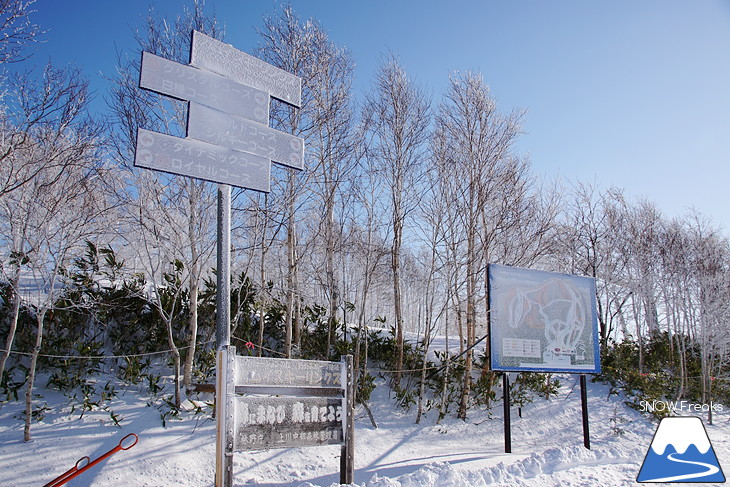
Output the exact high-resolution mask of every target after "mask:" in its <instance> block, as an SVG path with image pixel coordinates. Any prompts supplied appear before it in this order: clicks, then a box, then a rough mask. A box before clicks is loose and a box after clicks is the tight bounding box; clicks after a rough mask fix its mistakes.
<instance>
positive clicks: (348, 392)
mask: <svg viewBox="0 0 730 487" xmlns="http://www.w3.org/2000/svg"><path fill="white" fill-rule="evenodd" d="M352 363H353V359H352V355H344V356H342V366H343V371H342V376H343V377H342V379H343V380H342V384H343V386H345V397H344V398H343V400H342V403H343V404H342V410H343V412H345V418H344V421H343V422H342V429H343V432H342V433H343V439H344V441H343V442H342V449H341V452H340V483H341V484H351V483H353V482H354V473H355V418H354V417H353V416H354V412H355V380H354V377H353V370H352Z"/></svg>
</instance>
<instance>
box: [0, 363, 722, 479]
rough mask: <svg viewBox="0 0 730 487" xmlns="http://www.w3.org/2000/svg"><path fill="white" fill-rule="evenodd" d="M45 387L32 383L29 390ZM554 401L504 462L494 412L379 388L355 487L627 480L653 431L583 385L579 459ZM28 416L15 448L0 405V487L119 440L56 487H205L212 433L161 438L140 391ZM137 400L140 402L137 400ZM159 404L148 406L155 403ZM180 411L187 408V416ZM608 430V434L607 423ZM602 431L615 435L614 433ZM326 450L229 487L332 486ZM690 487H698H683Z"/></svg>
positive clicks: (239, 474)
mask: <svg viewBox="0 0 730 487" xmlns="http://www.w3.org/2000/svg"><path fill="white" fill-rule="evenodd" d="M43 383H45V382H44V380H43V378H41V379H39V381H38V384H43ZM561 383H562V387H561V389H560V393H559V395H558V397H554V398H552V399H550V400H549V401H545V400H544V399H537V400H536V401H535V402H534V403H532V404H530V405H528V406H526V407H525V408H523V410H522V418H519V417H518V416H517V411H516V409H515V410H514V411H513V414H512V424H513V425H512V451H513V453H511V454H506V453H504V443H503V428H502V416H501V411H502V407H501V403H498V404H497V405H495V407H494V408H493V409H492V414H491V415H490V414H488V413H487V412H484V411H476V410H474V411H472V412H471V414H470V415H469V419H468V421H466V422H463V421H460V420H458V419H455V418H453V417H451V416H449V417H448V418H446V419H445V420H444V421H442V423H441V424H436V414H435V412H429V413H427V414H426V416H425V418H424V419H423V420H422V423H421V424H420V425H416V424H414V421H415V417H416V415H415V411H404V410H402V409H400V408H398V407H397V406H395V405H393V404H392V401H390V400H389V399H388V397H387V394H388V389H387V387H386V386H385V385H384V381H383V380H381V381H380V384H379V386H378V387H377V388H376V390H375V391H374V393H373V397H372V400H371V408H372V412H373V414H374V416H375V419H376V421H377V423H378V428H377V429H375V428H373V426H372V425H371V424H370V421H369V419H368V418H367V415H366V414H365V411H364V410H362V409H361V408H358V409H357V411H356V438H355V483H356V484H357V485H358V486H363V487H411V486H413V487H415V486H434V487H436V486H438V487H451V486H469V487H478V486H486V485H490V486H494V485H496V486H528V485H529V486H531V487H538V486H591V485H596V486H598V485H601V486H618V485H638V484H635V479H636V476H637V474H638V471H639V468H640V466H641V463H642V461H643V459H644V456H645V455H646V453H647V449H648V448H649V445H650V443H651V440H652V436H653V434H654V431H655V430H656V423H654V422H652V421H650V420H649V419H647V418H646V417H644V416H642V415H641V414H640V413H638V412H637V411H634V410H632V409H629V408H627V407H626V406H624V405H623V404H622V403H621V400H620V399H618V398H617V397H615V396H613V397H611V398H610V399H607V392H608V391H607V389H606V387H605V386H603V385H601V384H591V383H590V382H589V414H590V420H591V443H592V449H591V450H587V449H585V448H584V447H583V437H582V427H581V415H580V394H579V390H580V389H579V386H578V384H577V377H575V376H562V377H561ZM39 394H40V395H41V396H42V397H41V398H38V404H44V403H47V405H48V407H49V408H50V409H49V410H48V411H46V413H45V417H44V418H43V420H42V421H40V422H35V423H34V424H33V437H34V441H33V442H31V443H24V442H23V422H22V409H23V406H22V404H21V402H9V403H4V404H2V405H0V485H3V486H26V485H28V486H30V485H33V486H40V485H43V484H45V483H47V482H49V481H50V480H52V479H53V478H55V477H56V476H58V475H60V474H61V473H63V472H65V471H66V470H67V469H69V468H70V467H71V466H73V465H74V464H75V463H76V461H77V460H78V459H79V458H81V457H83V456H89V457H91V459H92V460H93V459H94V458H96V457H98V456H100V455H101V454H103V453H105V452H107V451H108V450H110V449H111V448H113V447H115V446H116V445H117V444H118V443H119V441H120V440H121V439H122V438H123V437H124V436H125V435H127V434H129V433H137V434H138V435H139V442H138V443H137V445H135V446H134V447H133V448H131V449H129V450H127V451H120V452H118V453H116V454H115V455H114V456H112V457H111V458H109V459H108V460H106V461H104V462H103V463H101V464H100V465H97V466H95V467H93V468H92V469H91V470H89V471H87V472H85V473H84V474H82V475H81V476H79V477H77V478H76V479H74V480H72V481H71V482H69V483H68V484H66V485H69V486H76V487H81V486H92V485H93V486H155V487H157V486H173V485H174V486H196V487H209V486H213V478H214V463H215V460H214V454H215V446H214V438H215V425H214V422H213V420H212V419H210V415H209V414H208V413H204V414H203V413H201V414H195V412H194V411H193V410H192V408H190V409H191V410H190V411H188V412H185V413H183V414H182V415H181V419H179V420H175V419H168V420H167V426H166V427H163V426H162V422H161V419H160V411H159V410H158V408H157V407H155V405H154V404H153V405H151V406H147V403H148V402H152V401H154V400H155V399H154V398H153V397H150V396H145V395H144V394H146V390H145V388H144V387H142V386H140V387H139V391H138V390H137V388H136V387H133V388H132V389H129V390H127V391H126V392H124V391H122V390H121V389H118V397H116V398H115V399H113V400H112V402H111V404H110V407H111V409H112V410H113V411H114V413H115V414H117V415H118V416H119V417H121V418H122V419H120V424H121V427H118V426H116V425H114V422H113V421H111V419H110V415H109V412H105V411H93V412H87V413H86V414H84V416H83V418H81V419H80V418H79V416H80V412H79V411H78V410H76V411H75V412H74V413H73V414H70V406H69V403H68V400H67V399H66V398H65V397H64V396H63V395H62V394H60V393H58V392H55V391H46V390H40V389H39ZM140 394H142V395H140ZM157 402H158V403H159V399H157ZM188 405H189V404H188ZM728 409H730V405H728V407H727V408H726V410H725V411H724V412H723V414H721V415H719V416H718V417H716V418H715V419H716V421H715V425H713V426H707V425H706V429H707V432H708V434H709V437H710V440H711V442H712V445H713V447H714V449H715V452H716V454H717V457H718V459H719V461H720V464H721V466H722V467H723V469H724V471H725V474H726V475H727V474H728V473H730V416H729V415H728ZM617 421H618V422H617ZM614 428H620V429H621V430H623V434H620V435H617V434H615V433H614ZM339 453H340V449H339V447H338V446H330V447H320V448H302V449H288V450H270V451H256V452H244V453H236V455H235V459H234V471H235V477H234V485H236V486H251V485H257V486H266V487H312V486H325V487H328V486H331V485H337V481H338V479H339ZM694 485H702V484H694Z"/></svg>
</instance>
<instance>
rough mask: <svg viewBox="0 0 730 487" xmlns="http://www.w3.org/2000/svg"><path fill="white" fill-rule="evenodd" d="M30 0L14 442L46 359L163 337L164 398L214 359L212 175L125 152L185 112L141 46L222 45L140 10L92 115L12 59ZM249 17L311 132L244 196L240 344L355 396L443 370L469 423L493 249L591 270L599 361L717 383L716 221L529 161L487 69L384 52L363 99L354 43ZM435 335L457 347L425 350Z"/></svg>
mask: <svg viewBox="0 0 730 487" xmlns="http://www.w3.org/2000/svg"><path fill="white" fill-rule="evenodd" d="M30 3H32V2H25V1H21V0H16V1H9V2H4V3H3V4H2V5H0V10H1V11H0V19H2V20H3V21H4V23H2V24H1V25H0V29H2V31H3V33H5V34H7V35H5V36H4V37H2V36H0V63H2V64H3V65H4V66H6V70H5V73H4V75H3V78H2V83H3V85H4V86H3V88H4V90H3V92H4V95H3V99H2V110H1V111H0V131H2V137H1V138H0V161H1V162H0V164H1V166H0V226H2V233H1V234H0V244H1V248H2V262H1V264H2V302H1V303H0V304H1V305H2V307H1V308H0V313H2V314H1V315H0V318H1V321H0V335H2V336H3V337H4V341H3V345H4V347H3V352H2V358H1V359H0V377H2V380H3V384H4V388H5V390H6V391H8V390H9V384H11V383H13V381H16V380H18V379H17V376H16V375H15V373H17V374H20V375H22V379H20V382H19V383H22V384H25V385H26V388H25V390H26V396H25V400H26V430H25V434H26V439H30V421H31V417H32V415H33V414H32V413H33V409H32V408H33V385H34V381H35V377H36V372H37V368H38V364H39V363H40V364H41V365H43V364H46V366H47V367H48V369H49V370H53V368H54V367H58V364H57V362H54V359H52V358H49V357H47V356H48V355H58V356H79V355H88V356H94V357H96V356H104V355H111V356H114V357H116V358H115V359H114V360H113V361H112V362H113V364H114V365H113V366H112V368H115V367H116V368H117V369H118V371H121V372H124V373H125V374H127V375H129V376H130V377H131V376H133V375H134V371H135V370H137V371H138V369H139V368H140V364H142V363H143V362H144V359H143V358H141V357H142V356H143V354H145V353H148V352H149V353H153V352H156V351H161V350H164V351H165V353H166V354H167V355H166V356H169V357H170V359H171V361H170V366H171V370H172V373H173V376H174V378H175V379H174V383H175V387H174V391H175V393H174V403H175V404H176V405H178V406H179V404H180V402H181V389H182V387H183V386H184V387H186V388H188V389H189V388H191V387H192V386H193V384H194V382H195V381H196V378H197V379H200V378H201V377H202V378H204V377H205V376H206V371H207V373H209V369H210V366H211V353H210V351H211V350H213V349H214V348H215V346H214V344H213V343H212V342H211V339H212V336H213V335H212V331H211V330H212V329H213V328H214V315H215V314H214V313H215V309H214V297H213V296H214V295H215V277H214V276H215V269H214V255H213V254H214V249H215V243H216V235H215V211H216V208H215V187H214V186H213V185H211V184H210V183H206V182H203V181H197V180H193V179H190V178H184V177H179V176H172V175H166V174H162V173H156V172H152V171H147V170H143V169H137V168H134V167H133V164H132V161H133V157H134V145H135V139H136V132H137V129H138V128H145V129H149V130H155V131H158V132H163V133H168V134H172V135H177V136H184V135H185V125H186V117H187V113H186V111H187V107H186V105H185V104H184V103H182V102H177V101H175V100H170V99H166V98H164V97H161V96H159V95H156V94H153V93H150V92H145V91H144V90H140V89H139V88H138V79H139V69H140V66H139V65H140V58H141V56H140V55H139V52H140V51H143V50H144V51H148V52H151V53H153V54H157V55H159V56H162V57H165V58H168V59H172V60H175V61H178V62H182V63H187V61H188V56H189V50H190V32H191V30H192V29H195V30H199V31H201V32H204V33H206V34H208V35H210V36H212V37H215V38H219V39H224V37H223V36H224V29H223V27H222V24H221V23H220V22H219V20H218V19H216V18H215V17H214V16H211V15H209V14H208V13H207V12H206V9H205V6H204V4H203V2H202V1H193V2H192V3H191V4H190V5H189V6H187V7H184V8H183V10H182V12H181V13H180V14H179V15H178V16H177V17H176V18H174V19H165V18H162V17H159V16H158V15H157V14H156V13H155V12H153V11H150V14H149V16H148V18H147V20H146V23H145V24H144V25H140V26H139V27H138V29H137V30H136V41H137V50H135V51H133V52H122V53H120V54H119V57H118V69H117V72H116V74H115V75H114V76H112V77H111V78H110V79H109V82H110V86H111V88H110V90H109V92H107V93H105V94H103V97H104V100H105V101H106V104H107V111H106V113H104V114H103V115H98V114H95V113H92V112H91V110H90V109H89V102H90V99H91V93H90V89H89V82H88V80H87V79H85V78H84V77H83V75H82V74H81V72H80V71H79V70H78V69H77V68H58V67H54V66H53V65H51V64H49V65H47V66H45V67H44V68H43V69H41V70H40V71H38V70H34V71H28V73H27V74H24V75H11V74H8V73H9V71H8V70H7V66H8V65H9V64H11V63H22V64H24V65H25V64H28V63H32V60H33V59H32V57H30V56H29V54H28V52H29V45H30V44H32V43H33V42H35V41H36V40H37V39H38V38H39V37H40V36H42V32H41V29H40V28H39V27H38V26H36V25H35V24H33V22H32V15H31V12H30V9H29V6H30ZM257 32H258V36H259V44H258V48H257V50H256V52H255V54H256V55H257V56H259V57H260V58H261V59H263V60H265V61H267V62H269V63H271V64H273V65H275V66H278V67H280V68H282V69H285V70H287V71H289V72H291V73H293V74H295V75H297V76H300V77H301V78H302V106H301V108H300V109H296V110H295V109H292V108H291V107H289V106H287V105H284V104H280V103H277V102H276V101H272V106H271V115H270V124H271V125H272V126H274V127H276V128H278V129H279V130H283V131H286V132H288V133H291V134H294V135H296V136H298V137H302V138H303V139H304V140H305V144H306V145H305V147H306V154H305V158H306V160H305V167H306V170H305V171H304V172H302V173H297V172H295V171H293V170H290V169H286V168H276V167H274V168H272V191H271V192H270V193H268V194H260V193H254V192H250V191H237V192H235V194H234V199H233V206H234V208H233V236H232V251H233V272H232V276H233V282H232V286H231V289H232V297H233V299H232V310H231V311H232V312H231V319H232V329H233V337H234V343H235V344H236V345H237V346H238V347H239V349H241V350H244V351H247V353H253V354H257V355H260V356H262V355H263V356H269V355H276V356H284V357H305V358H320V359H332V358H335V359H336V358H337V357H338V356H339V354H340V353H343V352H347V353H353V354H354V355H355V360H356V369H357V370H358V380H359V381H360V384H359V390H360V391H361V394H363V397H365V396H366V395H367V394H366V393H365V391H366V390H367V388H368V387H372V379H373V376H372V375H371V374H370V373H369V372H368V364H369V363H371V362H372V361H373V359H374V357H378V359H379V360H381V365H383V366H384V368H386V369H388V370H390V371H391V372H392V373H391V375H390V376H389V377H391V380H392V386H393V388H394V389H395V390H396V391H398V392H399V394H400V396H399V397H401V398H404V400H406V401H405V402H408V398H410V397H413V396H412V394H413V387H414V384H417V385H418V387H417V388H416V389H417V396H418V406H419V418H420V414H421V412H422V408H423V398H424V388H425V387H426V385H427V384H429V383H433V381H434V374H433V373H431V372H433V371H434V370H435V371H436V375H438V376H439V377H441V379H443V380H442V381H441V382H440V383H439V384H436V385H434V386H433V388H432V389H433V390H434V391H435V394H436V395H439V394H440V395H441V396H442V398H443V397H444V396H445V395H446V384H447V383H451V384H452V386H450V387H453V388H454V389H453V394H452V395H453V403H454V404H456V405H457V415H458V416H459V417H460V418H466V415H467V411H468V410H469V408H470V407H472V406H473V405H474V404H478V403H481V402H483V401H484V397H482V396H481V395H484V394H486V395H487V396H488V397H490V396H489V395H490V394H493V392H492V389H493V386H494V384H495V383H496V375H495V374H494V373H492V372H491V371H489V368H488V363H489V360H488V357H487V355H488V352H487V351H485V349H484V347H483V346H479V344H480V343H481V344H483V343H485V342H484V341H483V338H484V336H485V335H486V333H487V328H486V322H487V315H488V312H489V311H488V310H489V305H488V288H487V279H486V275H487V265H488V264H489V263H499V264H507V265H515V266H521V267H535V268H540V269H543V270H553V271H560V272H567V273H573V274H580V275H585V276H590V277H594V278H595V279H596V283H597V296H596V298H597V303H598V311H599V325H600V340H601V346H602V350H603V351H604V355H605V354H609V355H608V356H610V360H609V362H610V365H611V366H613V365H617V370H619V369H620V370H624V371H625V370H626V369H632V370H634V369H635V370H636V371H637V373H638V374H639V376H640V377H645V374H656V373H663V374H667V375H671V378H672V382H671V385H672V389H673V390H672V391H671V393H670V394H671V395H672V396H673V397H676V398H679V397H684V396H686V395H687V394H690V392H691V391H693V392H692V394H699V395H700V396H701V399H702V400H709V399H710V398H711V397H713V388H715V390H716V389H717V387H718V385H717V384H718V379H720V380H725V379H723V374H726V373H727V368H728V360H729V359H730V349H729V348H730V331H729V327H728V317H729V316H730V303H729V300H728V299H727V298H728V295H729V292H730V272H729V266H730V256H729V253H728V251H729V250H730V248H729V246H728V240H727V237H726V235H725V234H724V233H723V232H722V231H721V230H720V229H718V228H717V227H716V226H715V225H714V224H713V223H712V222H711V221H710V220H709V219H708V218H706V217H704V216H702V215H701V214H699V213H698V212H696V211H692V212H689V213H688V214H687V215H686V216H685V217H682V218H673V219H670V218H667V217H665V216H664V215H662V213H661V211H660V209H658V208H657V207H656V206H655V205H654V204H653V203H651V202H650V201H646V200H640V201H634V200H631V199H629V198H628V197H627V195H626V194H625V193H624V192H623V191H622V190H620V189H618V188H613V187H609V188H607V189H601V188H600V187H598V186H597V185H595V184H593V185H592V184H586V183H583V182H575V181H573V182H569V181H561V180H554V181H546V180H542V179H540V178H538V177H537V176H536V175H535V174H534V172H533V170H532V168H531V163H530V160H529V158H527V157H526V156H524V155H523V154H520V153H519V151H518V150H517V141H518V139H519V137H520V135H521V133H522V127H521V123H522V121H523V119H524V112H523V111H520V110H512V111H509V112H505V111H503V110H501V109H500V108H499V107H498V106H497V103H496V100H495V98H494V96H493V95H492V94H491V92H490V90H489V86H488V84H487V83H486V82H485V80H484V79H483V77H482V75H481V74H479V73H474V72H460V71H454V72H453V73H452V74H451V75H450V77H449V82H448V84H447V87H446V89H445V91H444V93H442V94H440V95H439V96H433V95H431V94H429V93H428V92H427V90H426V89H425V88H424V87H423V86H422V85H420V84H419V83H418V82H417V81H416V80H415V79H414V78H413V77H412V75H411V74H409V73H407V72H406V70H405V69H404V68H403V66H402V64H401V63H400V62H399V60H398V57H397V55H395V54H392V53H388V54H384V55H383V56H382V59H381V62H380V65H379V67H378V68H377V71H376V73H375V74H374V77H373V79H372V83H371V85H370V88H369V90H368V91H367V92H366V93H365V94H364V95H363V96H362V97H357V96H355V93H354V89H353V76H354V70H355V65H354V59H353V58H352V55H351V54H350V52H349V51H348V50H347V48H346V47H344V46H338V45H336V44H335V43H334V42H333V41H332V40H331V39H329V37H328V35H327V32H326V31H325V30H324V28H323V27H322V26H321V25H320V23H319V22H318V21H317V20H315V19H310V20H303V19H301V18H300V17H298V15H297V14H296V12H294V10H293V9H292V8H291V6H284V7H282V8H280V9H278V10H277V11H275V12H274V13H272V14H271V15H270V16H267V17H265V18H264V19H262V21H261V23H260V25H259V27H258V29H257ZM377 329H385V331H377ZM436 335H446V337H447V340H446V343H447V344H454V345H452V347H453V348H454V349H453V350H449V349H448V348H447V350H446V353H445V354H442V355H441V362H442V363H441V364H439V365H438V367H434V364H433V363H431V359H430V358H429V353H428V352H429V350H430V349H429V347H430V346H431V343H432V340H433V338H434V337H435V336H436ZM660 342H661V343H664V344H666V348H667V351H666V353H665V354H664V355H663V358H662V359H661V360H659V361H657V360H656V350H655V349H656V345H657V344H658V343H660ZM627 344H630V345H631V347H629V348H631V350H632V352H631V353H630V354H629V355H630V357H629V358H626V357H623V355H621V353H623V352H625V350H626V346H627ZM447 347H448V345H447ZM621 347H623V348H621ZM652 347H653V348H652ZM249 350H250V351H249ZM614 352H615V353H614ZM369 354H370V355H369ZM619 357H623V359H621V360H619ZM64 360H68V359H64ZM622 360H623V361H622ZM120 364H121V365H120ZM19 366H22V367H20V368H18V367H19ZM13 367H15V368H14V369H13V370H14V372H12V373H11V372H10V371H11V368H13ZM609 368H610V367H609ZM670 369H671V370H670ZM427 371H431V372H428V373H427ZM21 372H22V373H21ZM617 374H618V375H617ZM619 375H620V374H619V373H618V372H615V373H614V375H613V376H612V377H611V378H610V379H611V380H619V379H620V380H622V381H623V382H624V383H627V382H629V379H628V378H627V377H624V376H621V377H619ZM449 376H451V379H449ZM449 380H450V381H451V382H449ZM454 381H456V382H455V384H456V385H454ZM693 381H694V382H693ZM698 384H699V385H698ZM548 386H549V380H548ZM450 397H451V396H450ZM486 402H487V403H488V402H489V399H487V400H486ZM439 407H440V408H441V409H440V410H441V413H442V414H443V413H444V411H445V408H446V407H447V405H446V404H445V403H444V402H443V401H442V403H441V405H440V406H439Z"/></svg>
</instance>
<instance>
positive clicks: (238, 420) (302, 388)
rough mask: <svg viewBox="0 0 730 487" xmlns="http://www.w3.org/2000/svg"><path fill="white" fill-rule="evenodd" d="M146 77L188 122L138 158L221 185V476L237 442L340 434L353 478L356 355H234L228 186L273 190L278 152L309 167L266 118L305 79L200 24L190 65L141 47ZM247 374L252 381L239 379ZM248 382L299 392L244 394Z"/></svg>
mask: <svg viewBox="0 0 730 487" xmlns="http://www.w3.org/2000/svg"><path fill="white" fill-rule="evenodd" d="M140 87H141V88H143V89H147V90H150V91H154V92H156V93H159V94H162V95H165V96H169V97H171V98H174V99H177V100H181V101H185V102H187V103H188V123H187V127H186V136H185V137H184V138H181V137H173V136H170V135H165V134H161V133H157V132H152V131H149V130H145V129H141V128H140V129H139V130H138V132H137V145H136V151H135V159H134V165H135V166H137V167H143V168H147V169H152V170H155V171H162V172H166V173H171V174H176V175H180V176H187V177H193V178H198V179H203V180H206V181H211V182H214V183H218V185H219V186H218V228H217V232H218V256H217V269H218V276H217V282H218V290H217V296H216V308H217V313H216V340H217V349H218V364H217V365H218V367H217V377H216V396H217V401H216V415H217V423H218V426H217V428H218V435H217V436H218V439H217V444H216V486H219V487H220V486H226V487H228V486H231V485H232V483H233V475H232V473H233V472H232V470H233V451H234V450H246V449H256V448H272V447H284V446H310V445H322V444H333V443H335V444H342V462H341V466H342V475H341V479H342V481H343V483H350V482H352V476H353V458H354V456H353V451H352V446H353V445H352V441H353V427H352V426H353V423H352V410H353V404H352V401H353V395H352V360H351V357H350V358H345V359H343V362H342V363H340V364H338V363H335V364H334V365H329V364H330V363H324V364H315V365H311V364H307V361H297V362H298V363H297V364H295V365H287V364H285V363H284V362H275V363H272V362H270V361H268V362H267V361H266V360H267V359H258V360H260V361H263V362H255V363H253V362H247V361H242V360H241V359H242V357H241V358H237V357H236V355H235V348H234V347H231V346H230V317H229V313H230V290H229V286H230V231H231V186H237V187H240V188H245V189H252V190H254V191H262V192H268V191H269V176H270V167H271V163H272V162H274V163H278V164H281V165H284V166H287V167H290V168H293V169H297V170H301V169H303V167H304V141H303V140H302V139H301V138H299V137H295V136H293V135H290V134H286V133H284V132H280V131H278V130H275V129H272V128H271V127H269V126H268V122H269V103H270V99H271V98H276V99H278V100H280V101H283V102H285V103H287V104H289V105H293V106H294V107H299V106H300V105H301V79H300V78H299V77H297V76H294V75H292V74H290V73H287V72H286V71H283V70H281V69H279V68H277V67H275V66H272V65H270V64H268V63H265V62H263V61H261V60H260V59H257V58H256V57H254V56H251V55H249V54H246V53H244V52H242V51H239V50H238V49H235V48H234V47H233V46H230V45H228V44H224V43H222V42H220V41H218V40H216V39H213V38H211V37H209V36H206V35H204V34H201V33H200V32H195V31H193V33H192V42H191V54H190V64H189V65H183V64H180V63H176V62H174V61H170V60H168V59H164V58H161V57H159V56H155V55H153V54H150V53H146V52H145V53H142V65H141V70H140ZM268 360H275V359H268ZM251 367H253V368H254V369H253V373H254V375H256V374H258V376H259V377H260V376H267V374H268V377H269V379H268V382H271V384H268V383H267V384H261V383H255V384H251V383H250V382H251V380H253V379H251V377H252V376H251ZM256 367H258V369H256ZM271 367H278V369H277V370H276V371H272V369H271ZM291 367H295V368H296V369H297V370H298V373H297V374H295V373H294V371H293V370H290V369H291ZM312 367H315V369H316V370H314V372H312V370H310V369H311V368H312ZM333 367H334V369H333ZM302 370H304V371H307V370H309V371H310V372H312V373H311V374H307V373H305V374H304V376H303V378H299V379H296V380H295V382H292V383H291V384H290V383H287V384H285V385H284V386H283V387H282V386H281V380H284V379H281V377H282V374H284V375H286V374H287V373H288V374H289V375H290V376H294V377H295V378H296V377H299V375H301V371H302ZM287 371H288V372H287ZM272 372H274V373H272ZM247 374H248V377H249V379H251V380H249V384H248V385H246V382H245V380H244V382H243V384H239V382H238V381H239V378H244V377H246V376H247ZM322 374H329V375H331V376H332V377H330V379H327V380H331V382H332V384H330V385H331V387H330V386H328V384H325V385H324V386H323V385H322V384H319V383H317V384H314V386H311V384H309V383H308V382H307V381H308V380H311V378H312V377H314V376H318V377H319V376H322ZM320 378H321V377H320ZM276 380H279V382H276ZM292 380H294V379H292ZM302 380H303V381H304V382H302ZM272 381H273V382H272ZM253 382H256V380H254V381H253ZM285 382H286V381H285ZM247 392H249V393H250V392H253V393H257V394H274V395H277V396H278V395H283V396H292V397H293V398H294V399H287V398H281V397H276V398H269V399H261V398H258V399H256V400H251V399H248V398H245V397H238V396H237V395H238V394H241V393H247ZM238 406H240V408H239V407H238ZM237 413H240V414H237ZM282 425H283V426H282ZM243 427H245V429H243Z"/></svg>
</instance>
